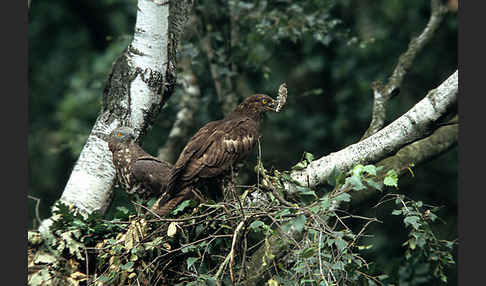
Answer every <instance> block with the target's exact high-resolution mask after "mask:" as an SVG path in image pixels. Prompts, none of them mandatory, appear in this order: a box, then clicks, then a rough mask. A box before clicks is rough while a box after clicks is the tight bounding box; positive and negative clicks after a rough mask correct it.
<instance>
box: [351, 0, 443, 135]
mask: <svg viewBox="0 0 486 286" xmlns="http://www.w3.org/2000/svg"><path fill="white" fill-rule="evenodd" d="M430 6H431V13H430V18H429V21H428V23H427V25H426V26H425V28H424V30H423V31H422V33H421V34H420V35H419V36H418V37H416V38H413V39H412V40H411V41H410V43H409V44H408V49H407V51H406V52H404V53H403V54H402V55H401V56H400V57H399V58H398V63H397V65H396V66H395V69H394V70H393V73H392V75H391V76H390V78H389V79H388V82H387V84H386V85H383V84H382V83H381V82H379V81H375V82H373V84H372V89H373V98H374V101H373V113H372V116H371V123H370V126H369V127H368V129H367V130H366V131H365V133H364V134H363V137H362V138H361V140H364V139H366V138H368V137H369V136H371V135H373V134H374V133H376V132H377V131H378V130H380V129H381V128H383V126H384V124H385V118H386V104H387V102H388V100H389V99H390V98H392V97H393V96H394V95H396V94H398V91H399V89H400V85H401V84H402V81H403V78H404V77H405V75H406V74H407V72H408V71H409V70H410V67H411V66H412V63H413V60H414V59H415V57H416V56H417V54H418V53H419V52H420V51H422V49H423V48H424V46H425V45H426V44H427V43H428V42H429V41H430V40H431V39H432V37H433V36H434V33H435V31H436V30H437V28H438V27H439V25H440V23H441V22H442V19H443V18H444V15H445V14H446V13H447V7H446V6H444V5H442V4H441V1H440V0H431V1H430Z"/></svg>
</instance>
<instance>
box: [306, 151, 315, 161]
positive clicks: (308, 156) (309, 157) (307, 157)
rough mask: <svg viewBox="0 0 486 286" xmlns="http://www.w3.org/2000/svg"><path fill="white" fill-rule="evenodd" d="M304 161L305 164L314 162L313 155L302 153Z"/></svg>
mask: <svg viewBox="0 0 486 286" xmlns="http://www.w3.org/2000/svg"><path fill="white" fill-rule="evenodd" d="M304 159H305V160H306V161H307V163H310V162H312V161H314V155H312V154H311V153H308V152H304Z"/></svg>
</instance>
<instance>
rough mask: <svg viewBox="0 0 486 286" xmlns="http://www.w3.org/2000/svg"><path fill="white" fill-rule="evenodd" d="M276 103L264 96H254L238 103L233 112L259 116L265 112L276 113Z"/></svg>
mask: <svg viewBox="0 0 486 286" xmlns="http://www.w3.org/2000/svg"><path fill="white" fill-rule="evenodd" d="M276 108H277V101H275V100H274V99H273V98H271V97H270V96H268V95H266V94H254V95H252V96H249V97H247V98H246V99H245V100H244V101H243V102H242V103H240V104H239V105H238V106H237V107H236V109H235V111H236V112H243V113H251V114H261V113H263V112H265V111H276Z"/></svg>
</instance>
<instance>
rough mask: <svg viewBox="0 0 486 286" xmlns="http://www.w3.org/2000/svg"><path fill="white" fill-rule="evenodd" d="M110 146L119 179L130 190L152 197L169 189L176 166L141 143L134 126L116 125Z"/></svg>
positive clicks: (110, 139) (111, 135) (129, 191)
mask: <svg viewBox="0 0 486 286" xmlns="http://www.w3.org/2000/svg"><path fill="white" fill-rule="evenodd" d="M108 148H109V149H110V151H111V152H112V154H113V164H114V165H115V169H116V176H117V179H118V182H119V183H120V185H121V186H122V187H123V188H124V189H125V191H126V192H128V193H130V194H133V193H138V194H139V195H142V196H148V195H156V194H159V193H160V192H161V190H163V189H164V188H165V186H166V184H167V179H168V176H169V172H170V169H171V168H172V165H171V164H170V163H168V162H166V161H163V160H160V159H158V158H156V157H153V156H151V155H150V154H148V153H147V152H145V151H144V150H143V149H142V148H141V147H140V146H139V145H137V143H136V142H135V134H134V132H133V130H132V129H131V128H129V127H119V128H116V129H115V130H114V131H113V132H112V133H111V134H110V138H109V141H108Z"/></svg>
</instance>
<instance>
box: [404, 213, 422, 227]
mask: <svg viewBox="0 0 486 286" xmlns="http://www.w3.org/2000/svg"><path fill="white" fill-rule="evenodd" d="M419 220H420V218H419V217H418V216H407V217H406V218H404V219H403V222H404V223H405V225H406V226H409V225H412V226H413V228H414V229H418V228H419V226H420V225H419V224H418V221H419Z"/></svg>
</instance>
